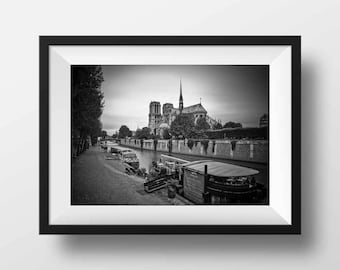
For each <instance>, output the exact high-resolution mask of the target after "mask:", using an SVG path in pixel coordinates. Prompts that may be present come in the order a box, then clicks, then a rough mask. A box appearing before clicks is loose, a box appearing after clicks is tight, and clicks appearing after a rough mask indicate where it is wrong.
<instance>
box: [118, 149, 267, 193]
mask: <svg viewBox="0 0 340 270" xmlns="http://www.w3.org/2000/svg"><path fill="white" fill-rule="evenodd" d="M124 147H126V148H130V147H127V146H125V145H124ZM131 149H133V150H134V151H135V152H136V155H137V157H138V159H139V167H140V168H145V169H146V171H147V172H149V170H150V168H151V167H152V161H157V160H159V159H160V158H161V155H162V154H165V155H171V156H173V157H178V158H180V159H184V160H188V161H195V160H203V159H205V160H206V159H209V160H215V161H219V162H224V163H229V164H234V165H239V166H243V167H248V168H252V169H255V170H258V171H259V172H260V173H259V174H258V175H256V181H257V182H259V183H261V184H263V185H264V186H265V187H268V165H267V164H260V163H252V162H245V161H234V160H226V159H221V158H211V157H198V156H190V155H183V154H173V153H172V154H169V153H166V152H156V151H152V150H140V149H136V148H131Z"/></svg>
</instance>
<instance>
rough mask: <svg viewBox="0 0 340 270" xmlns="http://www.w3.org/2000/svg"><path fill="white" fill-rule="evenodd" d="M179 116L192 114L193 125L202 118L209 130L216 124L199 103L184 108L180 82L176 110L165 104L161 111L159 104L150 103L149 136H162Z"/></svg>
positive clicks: (171, 105) (155, 102) (170, 104)
mask: <svg viewBox="0 0 340 270" xmlns="http://www.w3.org/2000/svg"><path fill="white" fill-rule="evenodd" d="M179 114H192V115H193V117H194V119H195V123H196V121H197V119H199V118H202V117H204V118H205V119H206V121H207V123H208V124H209V125H210V127H211V128H212V126H213V125H215V124H216V123H217V121H216V120H214V119H212V118H211V117H209V116H208V112H207V111H206V109H204V107H203V106H202V104H201V103H198V104H195V105H191V106H188V107H184V104H183V95H182V80H181V81H180V94H179V107H178V108H174V105H173V104H172V103H165V104H163V110H162V111H161V103H160V102H158V101H151V102H150V107H149V128H150V130H151V134H154V135H160V136H162V134H163V131H164V130H165V129H169V128H170V126H171V123H172V121H174V120H175V118H176V116H177V115H179Z"/></svg>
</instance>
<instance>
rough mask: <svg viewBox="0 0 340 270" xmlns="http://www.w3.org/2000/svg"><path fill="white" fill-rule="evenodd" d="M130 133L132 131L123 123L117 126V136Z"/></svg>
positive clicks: (124, 135)
mask: <svg viewBox="0 0 340 270" xmlns="http://www.w3.org/2000/svg"><path fill="white" fill-rule="evenodd" d="M131 135H132V132H131V130H130V129H129V128H128V127H127V126H125V125H123V126H121V127H120V128H119V135H118V138H125V137H131Z"/></svg>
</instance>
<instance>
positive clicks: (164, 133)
mask: <svg viewBox="0 0 340 270" xmlns="http://www.w3.org/2000/svg"><path fill="white" fill-rule="evenodd" d="M163 139H165V140H169V139H171V135H170V133H169V129H167V128H166V129H164V131H163Z"/></svg>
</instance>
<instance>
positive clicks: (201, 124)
mask: <svg viewBox="0 0 340 270" xmlns="http://www.w3.org/2000/svg"><path fill="white" fill-rule="evenodd" d="M196 128H197V130H207V129H209V128H210V125H209V124H208V122H207V120H206V119H205V117H200V118H198V119H197V121H196Z"/></svg>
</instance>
